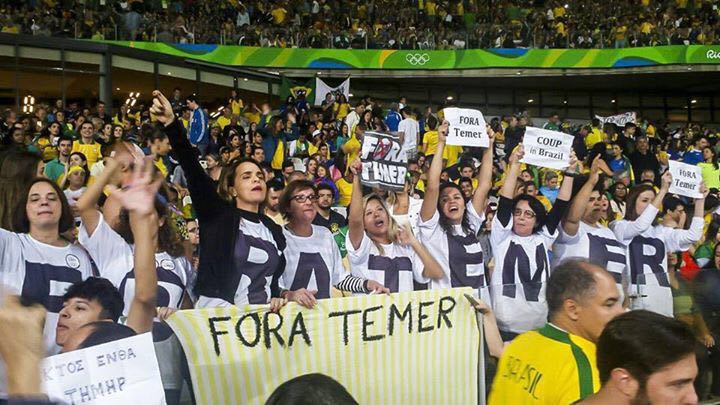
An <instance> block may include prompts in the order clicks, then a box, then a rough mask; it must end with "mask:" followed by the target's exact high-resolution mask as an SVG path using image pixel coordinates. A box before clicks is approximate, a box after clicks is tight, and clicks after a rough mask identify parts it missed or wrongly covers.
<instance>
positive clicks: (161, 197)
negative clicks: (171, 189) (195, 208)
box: [117, 187, 184, 257]
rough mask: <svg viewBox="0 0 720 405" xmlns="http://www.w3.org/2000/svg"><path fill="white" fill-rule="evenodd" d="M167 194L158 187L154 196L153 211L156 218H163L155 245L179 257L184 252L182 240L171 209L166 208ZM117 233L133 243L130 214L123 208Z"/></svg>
mask: <svg viewBox="0 0 720 405" xmlns="http://www.w3.org/2000/svg"><path fill="white" fill-rule="evenodd" d="M167 201H168V196H167V191H166V190H165V189H164V188H162V187H161V188H160V190H159V191H158V195H157V196H156V197H155V204H154V205H155V212H157V215H158V218H164V219H165V221H163V224H162V226H160V229H158V242H157V247H158V249H159V250H160V251H162V252H165V253H167V254H169V255H170V256H172V257H180V256H182V255H183V253H184V247H183V241H182V238H181V237H180V232H179V231H178V230H177V228H176V225H175V220H174V218H173V211H172V210H170V209H168V207H167V204H168V202H167ZM117 233H118V234H119V235H120V236H121V237H122V238H123V239H124V240H125V241H126V242H127V243H130V244H133V243H135V236H134V235H133V232H132V229H131V228H130V214H129V213H128V211H127V210H126V209H125V208H122V209H121V210H120V218H119V222H118V229H117Z"/></svg>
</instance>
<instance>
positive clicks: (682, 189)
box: [663, 160, 704, 198]
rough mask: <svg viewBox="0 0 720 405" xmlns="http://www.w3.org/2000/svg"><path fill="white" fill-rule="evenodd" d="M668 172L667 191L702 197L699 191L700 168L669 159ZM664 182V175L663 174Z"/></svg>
mask: <svg viewBox="0 0 720 405" xmlns="http://www.w3.org/2000/svg"><path fill="white" fill-rule="evenodd" d="M669 164H670V167H669V170H668V172H669V173H670V174H672V181H671V183H670V188H669V191H670V192H671V193H674V194H680V195H684V196H687V197H692V198H704V196H703V193H702V191H701V186H702V169H700V168H699V167H697V166H694V165H689V164H687V163H682V162H677V161H674V160H671V161H670V162H669ZM663 183H665V176H663Z"/></svg>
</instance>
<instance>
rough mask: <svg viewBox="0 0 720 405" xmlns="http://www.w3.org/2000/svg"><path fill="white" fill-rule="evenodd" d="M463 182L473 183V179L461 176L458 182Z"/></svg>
mask: <svg viewBox="0 0 720 405" xmlns="http://www.w3.org/2000/svg"><path fill="white" fill-rule="evenodd" d="M463 183H470V185H472V179H471V178H470V177H460V180H458V184H463Z"/></svg>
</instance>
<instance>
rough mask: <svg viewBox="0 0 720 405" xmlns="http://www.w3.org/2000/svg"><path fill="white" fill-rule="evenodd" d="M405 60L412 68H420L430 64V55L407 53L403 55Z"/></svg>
mask: <svg viewBox="0 0 720 405" xmlns="http://www.w3.org/2000/svg"><path fill="white" fill-rule="evenodd" d="M405 60H406V61H407V63H409V64H411V65H413V66H418V65H419V66H422V65H424V64H426V63H428V62H430V55H428V54H426V53H409V54H407V55H405Z"/></svg>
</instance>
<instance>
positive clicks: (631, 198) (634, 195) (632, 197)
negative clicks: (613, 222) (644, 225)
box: [625, 184, 655, 221]
mask: <svg viewBox="0 0 720 405" xmlns="http://www.w3.org/2000/svg"><path fill="white" fill-rule="evenodd" d="M646 191H652V192H653V193H655V188H653V186H651V185H649V184H640V185H637V186H635V187H633V188H631V189H630V191H629V192H628V194H627V197H625V203H626V204H627V205H626V206H625V219H626V220H628V221H634V220H636V219H637V218H638V217H639V215H637V213H636V212H635V211H636V210H635V203H636V202H637V199H638V197H640V194H642V193H644V192H646Z"/></svg>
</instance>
